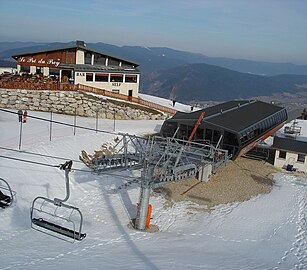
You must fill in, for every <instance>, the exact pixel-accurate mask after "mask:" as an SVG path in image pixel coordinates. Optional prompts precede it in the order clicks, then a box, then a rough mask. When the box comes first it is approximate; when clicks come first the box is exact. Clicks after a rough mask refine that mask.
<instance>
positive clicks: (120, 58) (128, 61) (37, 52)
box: [12, 45, 140, 67]
mask: <svg viewBox="0 0 307 270" xmlns="http://www.w3.org/2000/svg"><path fill="white" fill-rule="evenodd" d="M69 49H82V50H85V51H89V52H95V53H99V54H102V55H106V56H109V57H111V58H115V59H119V60H122V61H124V62H127V63H131V64H134V65H135V66H136V67H137V66H139V65H140V64H139V63H136V62H134V61H131V60H128V59H124V58H122V57H118V56H114V55H111V54H106V53H103V52H99V51H96V50H94V49H91V48H88V47H85V46H82V45H73V46H65V47H59V48H52V49H47V50H39V51H31V52H24V53H19V54H15V55H12V57H13V58H14V59H15V60H17V58H18V57H20V56H25V55H28V54H40V53H48V52H54V51H63V50H69Z"/></svg>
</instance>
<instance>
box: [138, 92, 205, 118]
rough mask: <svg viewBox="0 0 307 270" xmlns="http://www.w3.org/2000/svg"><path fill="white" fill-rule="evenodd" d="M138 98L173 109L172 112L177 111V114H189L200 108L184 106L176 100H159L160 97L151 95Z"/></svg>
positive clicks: (141, 95) (142, 95)
mask: <svg viewBox="0 0 307 270" xmlns="http://www.w3.org/2000/svg"><path fill="white" fill-rule="evenodd" d="M139 97H140V98H142V99H144V100H147V101H150V102H153V103H157V104H161V105H163V106H165V107H168V108H171V109H174V110H177V111H179V112H187V113H189V112H191V111H196V110H200V109H201V108H199V107H195V106H193V107H192V106H190V105H186V104H183V103H180V102H178V101H176V100H174V101H173V100H169V99H165V98H161V97H156V96H152V95H147V94H141V93H140V94H139Z"/></svg>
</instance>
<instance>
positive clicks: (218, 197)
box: [154, 158, 279, 210]
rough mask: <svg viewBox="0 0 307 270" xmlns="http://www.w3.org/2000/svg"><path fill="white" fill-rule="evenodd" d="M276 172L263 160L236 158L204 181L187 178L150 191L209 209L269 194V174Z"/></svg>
mask: <svg viewBox="0 0 307 270" xmlns="http://www.w3.org/2000/svg"><path fill="white" fill-rule="evenodd" d="M278 171H279V170H278V169H276V168H275V167H274V166H272V165H271V164H269V163H266V162H264V161H260V160H253V159H248V158H238V159H237V160H235V161H229V162H228V163H227V166H223V165H222V167H220V168H219V170H218V171H217V173H215V174H214V175H212V176H211V177H210V179H209V181H208V182H199V181H198V180H196V179H188V180H186V181H182V182H177V183H171V184H166V185H164V186H163V187H160V188H158V189H155V190H154V194H156V195H158V194H161V193H162V194H163V195H164V196H165V198H166V199H167V201H168V203H173V202H178V201H183V200H185V201H191V202H194V203H196V204H199V205H203V206H205V207H204V208H205V209H208V210H211V209H213V208H214V207H215V206H217V205H219V204H227V203H232V202H242V201H246V200H249V199H250V198H251V197H254V196H257V195H259V194H265V193H269V192H270V191H271V190H272V186H273V184H274V181H273V176H272V173H275V172H278Z"/></svg>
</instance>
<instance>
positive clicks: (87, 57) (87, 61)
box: [84, 52, 92, 65]
mask: <svg viewBox="0 0 307 270" xmlns="http://www.w3.org/2000/svg"><path fill="white" fill-rule="evenodd" d="M84 64H88V65H91V64H92V54H91V53H90V52H86V53H85V54H84Z"/></svg>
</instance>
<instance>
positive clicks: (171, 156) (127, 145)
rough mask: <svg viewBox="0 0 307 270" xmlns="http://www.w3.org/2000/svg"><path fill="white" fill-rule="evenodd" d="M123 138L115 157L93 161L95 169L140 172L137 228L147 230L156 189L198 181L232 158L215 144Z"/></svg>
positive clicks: (157, 137) (169, 139) (105, 156)
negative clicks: (209, 169)
mask: <svg viewBox="0 0 307 270" xmlns="http://www.w3.org/2000/svg"><path fill="white" fill-rule="evenodd" d="M120 136H122V138H121V139H119V140H118V141H117V143H116V145H115V146H114V147H113V148H114V150H115V151H114V152H113V153H112V154H106V155H103V156H101V157H98V158H93V160H92V163H93V166H92V167H93V170H94V172H96V173H104V172H105V171H107V170H112V171H113V170H118V169H140V170H141V190H140V197H139V207H138V211H137V216H136V220H135V228H136V229H139V230H145V224H146V217H147V211H148V205H149V198H150V192H151V190H152V188H156V187H159V186H161V185H163V184H165V183H170V182H177V181H182V180H186V179H189V178H194V177H196V176H197V173H198V172H199V171H200V170H202V169H204V168H205V167H206V166H208V165H211V166H212V172H213V173H214V172H215V171H216V170H217V169H218V167H219V166H220V165H222V164H226V162H227V161H228V160H229V158H230V156H228V151H227V150H224V149H219V148H217V147H215V146H214V145H210V144H201V143H195V142H190V141H185V140H180V139H175V138H171V137H160V136H149V137H138V136H135V135H129V134H120Z"/></svg>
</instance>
